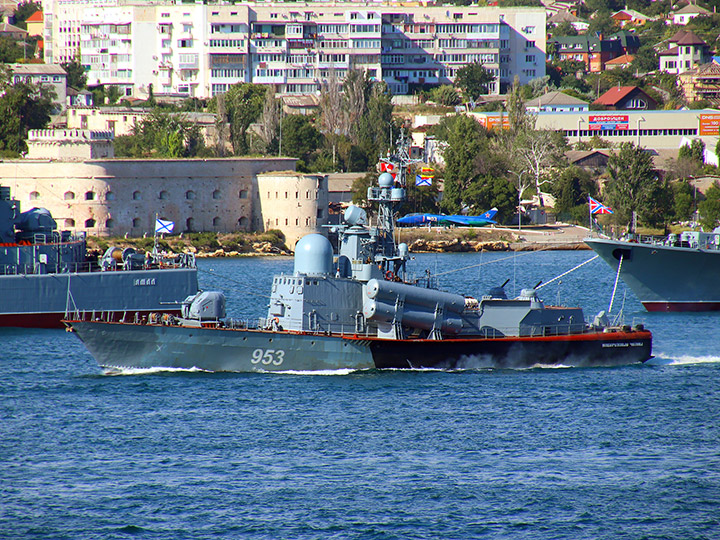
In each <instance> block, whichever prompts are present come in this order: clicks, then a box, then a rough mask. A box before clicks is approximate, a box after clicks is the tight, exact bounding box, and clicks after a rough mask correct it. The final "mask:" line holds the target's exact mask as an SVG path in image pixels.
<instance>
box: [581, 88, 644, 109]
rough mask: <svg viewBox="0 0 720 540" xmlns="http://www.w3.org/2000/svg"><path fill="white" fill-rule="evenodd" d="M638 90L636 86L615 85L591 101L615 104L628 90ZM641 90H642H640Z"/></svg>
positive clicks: (598, 103) (628, 92)
mask: <svg viewBox="0 0 720 540" xmlns="http://www.w3.org/2000/svg"><path fill="white" fill-rule="evenodd" d="M634 90H640V89H639V88H638V87H637V86H615V87H613V88H611V89H610V90H608V91H607V92H605V93H604V94H603V95H602V96H600V97H599V98H597V99H596V100H595V101H593V104H595V105H615V104H616V103H617V102H618V101H620V100H621V99H624V98H625V97H627V95H628V94H630V92H633V91H634ZM641 91H642V90H641Z"/></svg>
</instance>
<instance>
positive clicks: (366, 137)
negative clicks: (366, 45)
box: [351, 81, 397, 166]
mask: <svg viewBox="0 0 720 540" xmlns="http://www.w3.org/2000/svg"><path fill="white" fill-rule="evenodd" d="M392 113H393V104H392V96H391V95H390V91H389V90H388V87H387V84H386V83H384V82H382V81H375V82H373V83H372V86H371V87H370V91H369V96H368V100H367V106H366V108H365V112H364V113H363V114H362V116H360V117H359V118H358V120H357V122H355V124H353V128H352V130H353V131H352V132H351V133H354V134H355V140H356V141H357V146H358V147H359V148H360V149H361V150H362V152H363V153H364V154H365V156H367V161H368V165H370V166H374V165H375V163H377V160H378V159H379V158H380V156H383V155H385V154H386V153H387V151H388V149H389V148H390V147H391V146H392V144H393V142H392V141H391V138H390V133H391V131H392V132H393V133H397V128H396V127H395V122H394V120H393V115H392Z"/></svg>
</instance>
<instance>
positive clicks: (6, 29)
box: [0, 23, 27, 34]
mask: <svg viewBox="0 0 720 540" xmlns="http://www.w3.org/2000/svg"><path fill="white" fill-rule="evenodd" d="M0 33H3V34H27V30H23V29H22V28H18V27H17V26H13V25H12V24H8V23H2V24H0Z"/></svg>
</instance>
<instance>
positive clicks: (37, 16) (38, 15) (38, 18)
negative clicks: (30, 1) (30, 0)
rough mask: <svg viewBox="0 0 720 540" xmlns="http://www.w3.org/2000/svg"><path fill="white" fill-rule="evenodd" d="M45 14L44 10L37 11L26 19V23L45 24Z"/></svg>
mask: <svg viewBox="0 0 720 540" xmlns="http://www.w3.org/2000/svg"><path fill="white" fill-rule="evenodd" d="M43 21H44V18H43V12H42V10H37V11H36V12H35V13H33V14H32V15H30V16H29V17H28V18H27V19H25V22H43Z"/></svg>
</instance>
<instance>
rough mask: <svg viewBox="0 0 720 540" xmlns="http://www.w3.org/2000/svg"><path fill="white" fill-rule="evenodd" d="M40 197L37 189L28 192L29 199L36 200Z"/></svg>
mask: <svg viewBox="0 0 720 540" xmlns="http://www.w3.org/2000/svg"><path fill="white" fill-rule="evenodd" d="M39 198H40V194H39V193H38V192H37V191H31V192H30V200H31V201H37V200H38V199H39Z"/></svg>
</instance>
